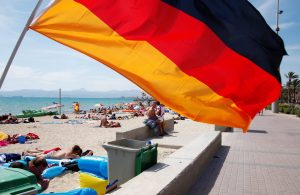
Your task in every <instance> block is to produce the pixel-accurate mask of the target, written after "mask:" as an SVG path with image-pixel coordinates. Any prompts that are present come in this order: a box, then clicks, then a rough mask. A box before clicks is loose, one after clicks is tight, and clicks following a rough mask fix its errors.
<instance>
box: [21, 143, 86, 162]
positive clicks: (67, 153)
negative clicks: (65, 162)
mask: <svg viewBox="0 0 300 195" xmlns="http://www.w3.org/2000/svg"><path fill="white" fill-rule="evenodd" d="M81 154H82V149H81V148H80V147H79V146H78V145H74V146H73V147H72V148H71V149H65V150H64V149H63V150H58V151H51V152H49V153H47V154H44V153H43V150H39V149H36V150H27V151H26V152H24V153H23V155H24V156H43V157H44V158H46V159H74V158H80V156H81Z"/></svg>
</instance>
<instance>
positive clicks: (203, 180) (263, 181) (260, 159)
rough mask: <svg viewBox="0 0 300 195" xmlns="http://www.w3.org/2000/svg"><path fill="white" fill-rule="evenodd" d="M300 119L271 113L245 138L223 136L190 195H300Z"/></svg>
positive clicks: (256, 122) (236, 131) (257, 120)
mask: <svg viewBox="0 0 300 195" xmlns="http://www.w3.org/2000/svg"><path fill="white" fill-rule="evenodd" d="M299 140H300V118H296V117H293V116H287V115H283V114H273V113H271V112H269V111H266V112H265V113H264V116H258V117H256V118H255V119H254V121H253V123H252V124H251V126H250V129H249V132H248V133H246V134H244V133H242V131H241V130H240V129H234V132H231V133H223V135H222V145H223V146H222V147H221V149H220V150H219V151H218V152H217V154H216V155H217V156H218V157H219V158H215V159H213V160H212V162H211V163H210V164H209V165H208V167H207V168H206V169H205V171H204V172H203V174H202V175H200V176H199V178H198V179H197V181H196V182H195V184H194V185H193V186H192V188H191V190H190V191H189V193H188V194H189V195H198V194H222V195H223V194H228V195H234V194H239V195H242V194H244V195H250V194H251V195H264V194H266V195H273V194H274V195H276V194H279V195H283V194H297V195H299V194H300V141H299Z"/></svg>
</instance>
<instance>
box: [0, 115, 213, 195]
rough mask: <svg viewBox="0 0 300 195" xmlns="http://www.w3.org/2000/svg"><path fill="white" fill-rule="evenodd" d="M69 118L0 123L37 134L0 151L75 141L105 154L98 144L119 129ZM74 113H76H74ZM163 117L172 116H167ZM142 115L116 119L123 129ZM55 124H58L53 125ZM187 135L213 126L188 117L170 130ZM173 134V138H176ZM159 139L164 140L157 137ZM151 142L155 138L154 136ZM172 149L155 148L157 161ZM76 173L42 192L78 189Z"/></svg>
mask: <svg viewBox="0 0 300 195" xmlns="http://www.w3.org/2000/svg"><path fill="white" fill-rule="evenodd" d="M68 116H69V119H53V117H52V116H45V117H38V118H35V119H36V121H39V122H35V123H26V124H25V123H20V124H8V125H0V131H1V132H4V133H7V134H9V135H13V134H17V133H19V134H23V135H25V134H27V133H29V132H32V133H36V134H37V135H39V137H40V139H38V140H37V141H36V142H35V143H30V144H19V143H17V144H10V145H8V146H6V147H1V148H0V153H22V152H23V151H25V150H27V149H35V148H41V149H51V148H54V147H61V148H66V147H72V146H73V145H74V144H78V145H79V146H81V147H82V149H83V150H87V149H91V150H93V151H94V155H96V156H107V153H106V151H105V150H104V148H103V147H102V144H103V143H105V142H109V141H113V140H115V138H116V131H117V130H118V129H119V128H101V127H99V121H97V120H82V119H76V118H75V116H76V115H74V114H71V115H68ZM77 116H78V115H77ZM166 117H172V115H169V114H168V115H167V116H166ZM144 119H145V117H138V118H132V119H125V120H117V121H118V122H120V123H121V127H120V128H123V129H133V128H136V127H139V126H141V125H143V120H144ZM68 120H77V121H79V122H82V124H68V123H65V122H67V121H68ZM55 123H58V124H55ZM187 129H188V134H189V139H192V138H193V137H194V135H198V134H200V133H201V131H203V130H208V129H213V126H212V125H207V124H203V123H198V122H194V121H191V120H180V121H178V124H176V125H175V129H174V133H176V136H180V134H181V133H184V132H185V134H186V133H187V131H186V130H187ZM176 136H174V137H176ZM160 139H164V137H163V138H160ZM154 142H155V139H154ZM175 150H176V149H171V148H162V147H158V161H161V160H162V159H163V158H164V157H165V156H167V155H169V154H171V153H173V152H174V151H175ZM78 176H79V173H77V172H66V173H65V174H63V175H61V176H59V177H56V178H54V179H53V180H51V182H50V185H49V188H48V189H47V190H46V191H45V192H63V191H68V190H72V189H76V188H79V178H78Z"/></svg>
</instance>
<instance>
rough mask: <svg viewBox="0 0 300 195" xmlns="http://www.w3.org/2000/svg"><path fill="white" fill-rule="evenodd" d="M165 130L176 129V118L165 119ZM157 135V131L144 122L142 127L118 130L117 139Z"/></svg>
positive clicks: (144, 138)
mask: <svg viewBox="0 0 300 195" xmlns="http://www.w3.org/2000/svg"><path fill="white" fill-rule="evenodd" d="M164 127H165V131H167V132H168V131H173V130H174V119H166V120H165V121H164ZM154 136H156V133H155V131H154V130H153V129H150V128H149V127H148V126H146V125H144V124H142V126H141V127H138V128H135V129H130V130H128V129H125V130H122V131H117V132H116V140H119V139H122V138H125V139H135V140H146V139H148V138H151V137H154Z"/></svg>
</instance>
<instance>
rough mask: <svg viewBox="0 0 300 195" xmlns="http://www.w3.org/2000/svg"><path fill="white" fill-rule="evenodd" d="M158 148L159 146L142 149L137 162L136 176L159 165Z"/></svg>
mask: <svg viewBox="0 0 300 195" xmlns="http://www.w3.org/2000/svg"><path fill="white" fill-rule="evenodd" d="M157 146H158V144H154V145H149V146H148V147H146V148H142V149H141V151H140V153H139V154H138V155H137V157H136V161H135V175H138V174H140V173H141V172H143V171H144V170H146V169H148V168H149V167H152V166H153V165H155V164H156V163H157Z"/></svg>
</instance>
